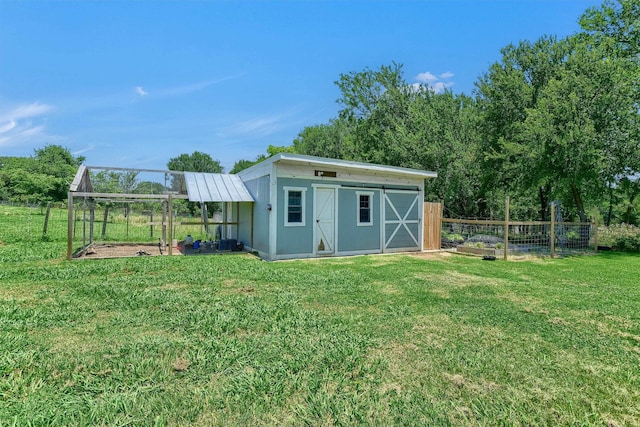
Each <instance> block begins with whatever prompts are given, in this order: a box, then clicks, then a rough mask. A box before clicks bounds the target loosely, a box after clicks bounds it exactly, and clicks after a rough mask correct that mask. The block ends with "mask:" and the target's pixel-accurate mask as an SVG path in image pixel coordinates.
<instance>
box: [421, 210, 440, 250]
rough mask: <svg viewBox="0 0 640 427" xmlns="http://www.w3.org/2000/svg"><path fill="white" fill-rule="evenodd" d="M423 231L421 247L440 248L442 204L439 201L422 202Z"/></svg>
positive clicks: (427, 248) (425, 248) (424, 248)
mask: <svg viewBox="0 0 640 427" xmlns="http://www.w3.org/2000/svg"><path fill="white" fill-rule="evenodd" d="M423 218H424V232H423V233H422V235H423V237H422V249H423V250H433V249H440V230H441V228H442V205H441V204H440V203H429V202H425V203H424V216H423Z"/></svg>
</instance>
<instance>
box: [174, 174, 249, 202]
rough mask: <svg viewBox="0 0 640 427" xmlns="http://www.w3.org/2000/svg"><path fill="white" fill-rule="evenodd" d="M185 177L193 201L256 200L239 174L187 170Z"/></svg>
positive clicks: (188, 192)
mask: <svg viewBox="0 0 640 427" xmlns="http://www.w3.org/2000/svg"><path fill="white" fill-rule="evenodd" d="M184 179H185V183H186V184H187V194H188V195H189V200H190V201H192V202H255V200H254V199H253V197H252V196H251V194H250V193H249V190H247V187H245V185H244V183H243V182H242V180H241V179H240V177H239V176H238V175H231V174H224V173H202V172H185V173H184Z"/></svg>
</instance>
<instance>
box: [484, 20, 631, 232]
mask: <svg viewBox="0 0 640 427" xmlns="http://www.w3.org/2000/svg"><path fill="white" fill-rule="evenodd" d="M607 10H609V9H607ZM609 12H611V10H609ZM603 13H604V12H603ZM585 16H586V15H585ZM589 16H590V18H589V19H590V20H591V21H589V22H594V20H597V19H596V17H597V14H596V10H595V9H592V10H591V11H590V12H589ZM606 16H612V15H611V14H610V13H608V12H607V13H606ZM593 28H596V26H593ZM594 31H595V30H593V31H591V32H581V33H578V34H576V35H574V36H571V37H568V38H566V39H563V40H557V39H555V38H552V37H543V38H541V39H539V40H538V41H537V42H535V43H531V42H528V41H525V42H521V43H520V44H519V45H518V46H513V45H510V46H507V47H506V48H505V49H503V50H502V54H503V56H502V60H501V61H500V62H498V63H496V64H494V65H492V66H491V68H490V70H489V71H488V72H487V73H486V74H485V75H484V76H483V77H482V78H481V79H480V81H479V82H478V94H479V99H480V103H479V105H480V106H481V107H482V112H483V122H482V123H483V126H482V131H483V151H484V152H485V153H486V155H485V159H484V160H485V163H484V166H483V169H484V171H485V173H484V174H483V176H484V177H485V181H486V185H493V186H498V187H502V188H505V189H506V190H507V191H509V192H511V193H517V194H527V193H528V194H529V195H530V196H531V195H532V192H537V193H538V199H539V202H540V216H541V218H542V219H547V218H548V210H547V206H548V205H549V202H550V201H551V200H554V199H561V200H563V201H564V202H565V204H566V205H568V206H571V207H572V209H573V212H575V214H576V215H577V216H578V217H579V218H580V219H581V220H582V221H586V220H587V213H586V210H587V208H586V204H585V201H586V202H588V203H589V204H590V205H592V206H594V205H597V204H598V203H599V202H601V201H602V200H603V199H606V197H607V194H608V193H610V191H608V190H610V189H611V188H614V187H616V186H617V181H619V180H620V179H621V177H624V176H627V175H629V174H634V173H636V172H637V171H638V161H637V160H638V156H637V153H638V144H637V119H638V103H637V100H636V99H637V96H636V94H637V81H638V64H637V61H636V60H635V59H633V58H631V57H629V56H628V55H627V54H626V53H625V52H627V50H625V49H622V48H621V47H620V45H619V42H618V41H617V40H616V39H615V38H613V37H610V36H608V35H606V34H604V33H598V34H595V33H594ZM623 53H624V54H623Z"/></svg>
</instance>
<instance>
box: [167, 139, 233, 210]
mask: <svg viewBox="0 0 640 427" xmlns="http://www.w3.org/2000/svg"><path fill="white" fill-rule="evenodd" d="M167 167H168V168H169V170H173V171H181V172H206V173H222V172H223V170H224V169H223V168H222V165H221V164H220V161H218V160H215V159H214V158H213V157H211V156H210V155H209V154H206V153H202V152H200V151H194V152H193V153H191V154H181V155H179V156H178V157H174V158H172V159H170V160H169V162H168V163H167ZM171 188H172V189H173V190H174V191H185V190H186V188H185V181H184V176H182V175H173V177H172V181H171ZM175 206H176V207H179V206H180V203H179V202H178V203H176V205H175ZM186 206H187V209H188V210H189V212H190V213H191V214H192V215H195V214H196V211H197V210H198V204H197V203H194V202H188V203H187V204H186ZM219 209H220V206H219V205H217V204H216V203H208V204H207V210H208V211H209V212H211V213H213V212H215V211H216V210H219Z"/></svg>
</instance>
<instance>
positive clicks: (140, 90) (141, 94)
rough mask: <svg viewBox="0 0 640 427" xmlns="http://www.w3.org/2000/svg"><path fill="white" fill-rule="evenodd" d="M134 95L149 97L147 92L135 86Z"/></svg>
mask: <svg viewBox="0 0 640 427" xmlns="http://www.w3.org/2000/svg"><path fill="white" fill-rule="evenodd" d="M136 93H137V94H138V95H140V96H145V95H149V92H146V91H145V90H144V89H143V88H142V86H137V87H136Z"/></svg>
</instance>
